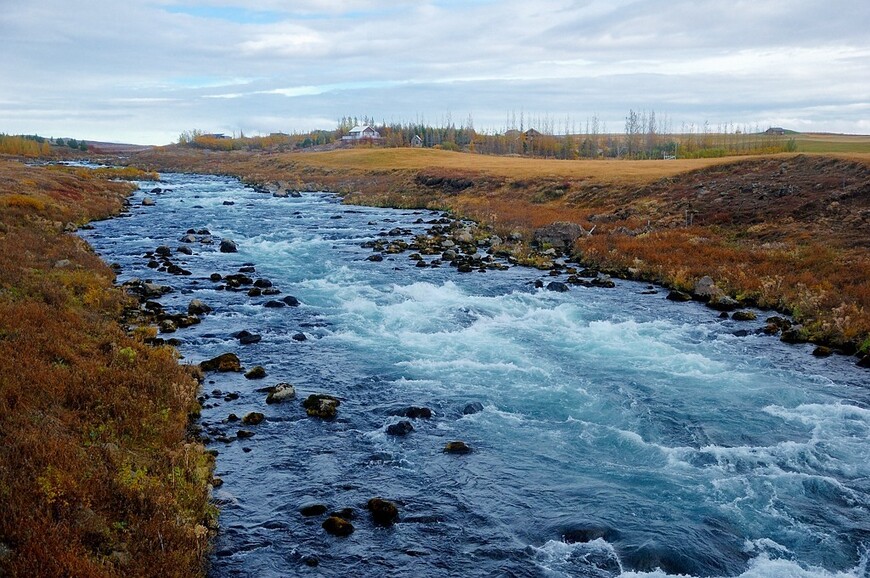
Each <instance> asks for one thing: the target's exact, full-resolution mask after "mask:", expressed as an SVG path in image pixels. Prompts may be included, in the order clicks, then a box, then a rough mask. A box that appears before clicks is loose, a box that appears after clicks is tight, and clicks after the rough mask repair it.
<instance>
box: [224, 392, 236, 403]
mask: <svg viewBox="0 0 870 578" xmlns="http://www.w3.org/2000/svg"><path fill="white" fill-rule="evenodd" d="M237 399H239V394H238V393H236V392H231V393H228V394H226V395H225V396H224V401H235V400H237Z"/></svg>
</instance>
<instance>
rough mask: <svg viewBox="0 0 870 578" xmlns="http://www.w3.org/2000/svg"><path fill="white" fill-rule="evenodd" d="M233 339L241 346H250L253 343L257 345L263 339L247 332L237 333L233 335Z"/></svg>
mask: <svg viewBox="0 0 870 578" xmlns="http://www.w3.org/2000/svg"><path fill="white" fill-rule="evenodd" d="M233 337H235V338H236V339H238V340H239V343H241V344H242V345H251V344H253V343H259V342H260V340H261V339H263V337H262V336H261V335H258V334H256V333H251V332H250V331H247V330H242V331H239V332H238V333H235V334H233Z"/></svg>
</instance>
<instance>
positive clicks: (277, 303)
mask: <svg viewBox="0 0 870 578" xmlns="http://www.w3.org/2000/svg"><path fill="white" fill-rule="evenodd" d="M286 306H287V304H286V303H285V302H284V301H278V300H275V299H270V300H269V301H266V302H265V303H264V304H263V307H269V308H271V309H280V308H281V307H286Z"/></svg>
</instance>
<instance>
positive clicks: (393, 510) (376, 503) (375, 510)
mask: <svg viewBox="0 0 870 578" xmlns="http://www.w3.org/2000/svg"><path fill="white" fill-rule="evenodd" d="M366 508H367V509H368V510H369V512H371V514H372V520H373V521H374V523H375V524H378V525H379V526H391V525H393V524H394V523H396V522H397V521H398V520H399V508H397V507H396V504H394V503H393V502H390V501H387V500H384V499H383V498H372V499H371V500H369V501H368V503H367V504H366Z"/></svg>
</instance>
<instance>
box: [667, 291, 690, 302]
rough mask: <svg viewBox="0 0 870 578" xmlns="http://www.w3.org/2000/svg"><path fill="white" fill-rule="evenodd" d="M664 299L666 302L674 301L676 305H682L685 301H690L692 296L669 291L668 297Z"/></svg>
mask: <svg viewBox="0 0 870 578" xmlns="http://www.w3.org/2000/svg"><path fill="white" fill-rule="evenodd" d="M666 299H667V300H668V301H676V302H678V303H683V302H686V301H691V300H692V296H691V295H689V294H688V293H683V292H682V291H676V290H674V291H671V292H670V293H668V296H667V297H666Z"/></svg>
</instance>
